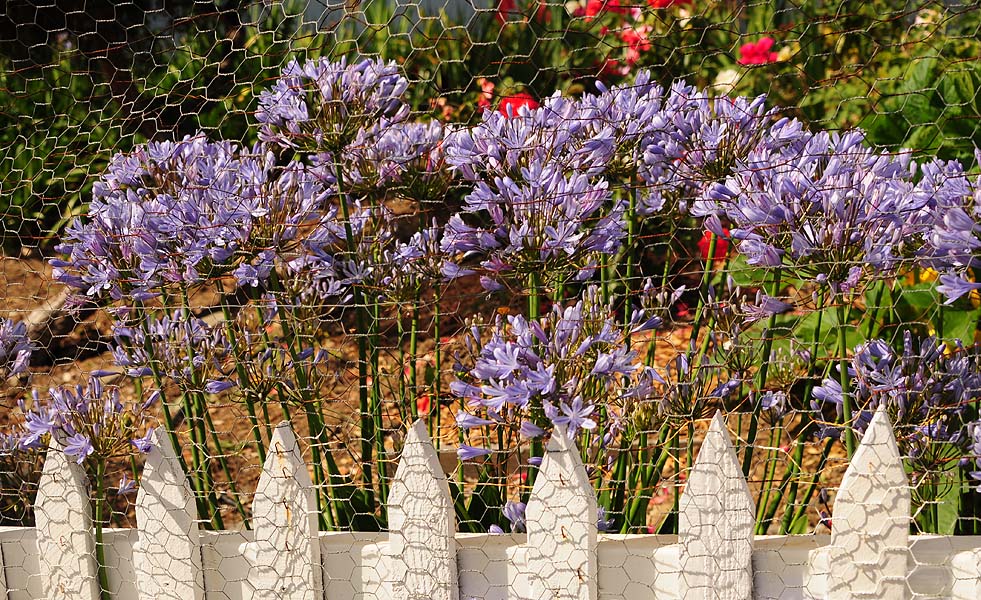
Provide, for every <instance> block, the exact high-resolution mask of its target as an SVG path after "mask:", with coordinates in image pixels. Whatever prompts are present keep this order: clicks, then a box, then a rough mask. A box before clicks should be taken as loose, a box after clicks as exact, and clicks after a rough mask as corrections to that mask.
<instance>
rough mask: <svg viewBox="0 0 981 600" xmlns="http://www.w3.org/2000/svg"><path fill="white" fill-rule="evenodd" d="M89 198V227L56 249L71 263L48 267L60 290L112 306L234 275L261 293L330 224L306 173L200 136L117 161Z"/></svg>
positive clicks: (318, 188) (82, 225)
mask: <svg viewBox="0 0 981 600" xmlns="http://www.w3.org/2000/svg"><path fill="white" fill-rule="evenodd" d="M93 196H94V197H93V201H92V203H91V205H90V207H89V215H88V222H83V221H82V220H81V219H76V220H75V221H74V222H73V223H72V224H71V225H70V226H69V227H68V229H67V230H66V233H65V236H64V243H63V244H62V245H61V246H59V251H61V252H64V253H66V254H68V257H67V258H66V259H64V260H61V259H57V260H52V261H51V264H52V265H53V266H54V267H55V269H54V275H55V278H56V279H57V280H58V281H61V282H62V283H65V284H67V285H69V286H71V287H73V288H75V289H78V290H83V291H84V292H85V293H86V294H87V295H89V296H92V297H96V298H103V297H108V298H110V299H112V300H115V301H120V300H123V299H130V298H131V299H132V300H135V301H137V302H142V301H145V300H148V299H150V298H152V297H154V296H156V295H158V294H159V293H160V290H161V288H162V287H165V286H168V285H173V284H180V285H183V286H188V285H194V284H197V283H199V282H201V281H203V280H205V279H207V278H209V277H215V276H219V275H223V274H226V273H231V272H234V273H235V275H236V277H237V278H238V279H239V281H240V283H242V284H244V285H250V286H255V285H258V284H259V283H261V282H262V281H264V280H265V279H266V278H267V277H268V276H269V274H270V273H271V271H272V269H273V267H274V266H275V260H276V258H277V256H278V255H280V254H287V255H288V254H289V253H290V252H292V251H295V249H296V246H297V243H298V239H297V238H298V236H301V235H302V236H303V237H306V236H310V237H313V238H315V239H316V238H317V237H318V236H321V235H326V234H324V233H322V231H321V230H322V229H324V228H328V229H329V225H330V223H331V222H332V220H333V217H334V214H333V213H332V212H331V209H330V208H328V207H326V206H325V200H326V198H327V191H326V188H325V187H324V186H323V185H322V184H321V183H320V182H319V180H318V179H317V178H315V177H314V176H313V175H312V174H311V173H310V172H308V171H307V170H306V168H305V167H302V166H301V165H299V164H297V163H291V164H289V165H287V166H286V167H285V168H282V169H279V168H276V166H275V162H274V158H273V156H272V154H271V153H268V152H266V151H265V150H264V149H263V148H262V147H261V146H257V147H256V148H254V149H253V150H252V152H251V153H244V152H240V151H239V149H238V148H237V147H236V146H234V145H232V144H228V143H213V142H209V141H208V140H207V139H206V138H205V137H204V136H203V135H197V136H194V137H187V138H185V139H184V140H182V141H180V142H164V143H152V144H148V145H145V146H139V147H138V148H137V149H136V150H135V151H134V152H133V153H131V154H128V155H123V154H119V155H116V156H115V157H113V159H112V161H111V162H110V165H109V169H108V171H107V173H106V174H105V175H104V176H103V178H102V180H101V181H98V182H96V184H95V186H94V187H93ZM281 260H288V257H283V258H282V259H281Z"/></svg>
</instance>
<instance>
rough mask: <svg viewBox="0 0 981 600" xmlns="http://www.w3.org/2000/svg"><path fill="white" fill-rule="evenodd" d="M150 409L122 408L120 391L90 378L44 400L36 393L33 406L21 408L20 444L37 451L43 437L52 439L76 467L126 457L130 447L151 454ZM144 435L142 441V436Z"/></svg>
mask: <svg viewBox="0 0 981 600" xmlns="http://www.w3.org/2000/svg"><path fill="white" fill-rule="evenodd" d="M149 405H150V402H139V403H134V404H131V405H130V404H124V403H123V402H122V400H121V399H120V394H119V388H118V387H115V386H104V385H102V383H101V382H100V381H99V380H98V379H97V378H92V379H90V380H89V384H88V386H86V387H83V386H75V387H60V388H52V389H51V390H49V392H48V394H47V397H46V398H42V397H41V396H40V394H37V392H36V391H35V393H34V402H33V403H32V405H31V407H30V408H29V409H28V408H26V406H24V405H23V404H22V405H21V408H22V410H24V414H25V424H24V428H25V430H26V435H25V437H24V441H23V444H24V446H25V447H29V448H39V447H42V444H43V442H42V440H43V438H44V437H45V436H48V435H50V436H53V437H54V438H55V439H57V440H59V441H60V443H61V445H62V446H63V448H64V452H65V454H67V455H68V456H70V457H72V459H74V460H75V461H76V462H78V464H83V463H86V461H88V460H90V459H94V460H100V461H105V460H109V459H113V458H118V457H124V456H130V455H131V454H132V450H133V448H134V447H137V448H140V449H141V451H149V446H148V444H149V443H150V442H149V439H150V437H149V436H150V434H151V432H152V428H148V427H147V423H148V422H149V421H150V419H151V418H152V416H151V415H150V412H149V410H148V408H149ZM144 430H147V433H146V436H142V437H141V435H140V432H141V431H144Z"/></svg>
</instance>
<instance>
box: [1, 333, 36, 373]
mask: <svg viewBox="0 0 981 600" xmlns="http://www.w3.org/2000/svg"><path fill="white" fill-rule="evenodd" d="M33 350H34V344H33V343H32V342H31V340H30V338H29V337H28V336H27V325H26V324H24V323H23V322H20V321H12V320H10V319H0V380H5V379H6V378H8V377H10V376H11V375H18V374H20V373H23V372H25V371H26V370H27V366H28V365H29V364H30V362H31V352H32V351H33Z"/></svg>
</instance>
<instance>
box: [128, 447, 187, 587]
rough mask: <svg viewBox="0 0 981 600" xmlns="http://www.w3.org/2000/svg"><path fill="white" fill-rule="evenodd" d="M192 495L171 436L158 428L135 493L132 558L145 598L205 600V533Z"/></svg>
mask: <svg viewBox="0 0 981 600" xmlns="http://www.w3.org/2000/svg"><path fill="white" fill-rule="evenodd" d="M196 519H197V510H196V508H195V506H194V495H193V493H192V492H191V487H190V485H189V484H188V482H187V478H186V477H185V476H184V471H183V470H182V469H181V466H180V463H179V462H178V460H177V455H176V454H175V453H174V448H173V446H172V445H171V443H170V437H169V436H168V435H167V434H166V433H164V432H163V430H162V429H157V430H156V431H155V432H154V437H153V449H152V450H151V451H150V453H149V454H148V455H147V457H146V465H145V466H144V467H143V476H142V478H141V479H140V490H139V492H137V495H136V522H137V524H138V525H139V542H138V543H137V547H136V548H134V550H133V561H134V563H135V567H136V572H137V575H138V576H139V578H140V596H141V597H142V598H145V599H146V600H150V599H153V598H163V599H167V600H202V599H203V598H204V575H203V571H202V569H201V537H200V532H199V531H198V523H197V520H196Z"/></svg>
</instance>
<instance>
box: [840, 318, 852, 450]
mask: <svg viewBox="0 0 981 600" xmlns="http://www.w3.org/2000/svg"><path fill="white" fill-rule="evenodd" d="M847 315H848V307H847V305H846V304H844V303H842V304H839V305H838V381H839V383H840V384H841V413H842V424H843V425H844V436H845V453H846V455H847V456H848V458H849V460H850V459H851V457H852V456H853V455H854V454H855V432H854V431H852V398H851V395H850V393H849V384H850V381H849V380H848V340H847V337H846V335H845V323H846V321H847V319H848V316H847Z"/></svg>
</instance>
